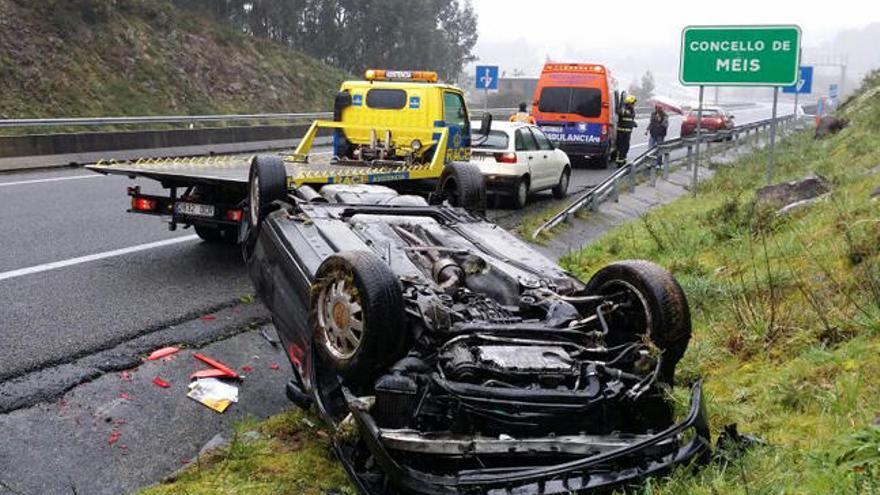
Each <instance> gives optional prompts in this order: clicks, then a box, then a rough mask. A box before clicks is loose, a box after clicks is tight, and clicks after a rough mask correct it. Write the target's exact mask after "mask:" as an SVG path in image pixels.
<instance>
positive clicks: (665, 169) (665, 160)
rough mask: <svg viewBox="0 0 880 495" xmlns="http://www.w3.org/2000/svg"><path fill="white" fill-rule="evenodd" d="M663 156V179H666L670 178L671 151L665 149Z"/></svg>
mask: <svg viewBox="0 0 880 495" xmlns="http://www.w3.org/2000/svg"><path fill="white" fill-rule="evenodd" d="M662 157H663V158H662V160H663V162H662V163H663V165H662V167H663V179H664V180H665V179H668V178H669V152H668V151H665V150H664V151H663V155H662Z"/></svg>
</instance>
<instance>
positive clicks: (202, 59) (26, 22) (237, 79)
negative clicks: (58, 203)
mask: <svg viewBox="0 0 880 495" xmlns="http://www.w3.org/2000/svg"><path fill="white" fill-rule="evenodd" d="M105 4H106V5H111V4H112V5H113V6H112V7H102V5H105ZM83 5H93V8H94V9H97V11H98V12H99V14H100V15H84V14H82V12H87V9H85V7H83ZM84 9H85V10H84ZM0 11H2V12H4V15H5V16H6V18H8V19H14V20H15V22H9V23H6V24H3V25H0V84H2V87H3V88H4V90H3V91H2V92H0V118H37V117H94V116H122V115H196V114H225V113H276V112H310V111H320V110H326V109H328V108H329V106H330V104H331V103H332V101H333V96H334V95H335V92H336V91H337V89H338V87H339V84H340V82H341V81H342V80H343V79H345V78H346V77H347V75H346V74H345V73H344V72H343V71H340V70H336V69H333V68H331V67H329V66H327V65H325V64H322V63H320V62H318V61H317V60H315V59H312V58H310V57H308V56H306V55H303V54H301V53H299V52H295V51H292V50H289V49H287V48H286V47H284V46H282V45H280V44H277V43H272V42H268V41H263V40H256V39H253V38H251V37H249V36H246V35H244V34H243V33H239V32H236V31H234V30H232V29H231V28H229V27H227V26H226V25H225V24H221V23H220V22H218V21H215V20H213V19H211V18H209V17H204V16H199V15H197V14H194V13H191V12H189V11H187V10H185V9H176V8H174V7H173V6H172V5H171V3H170V2H169V1H167V0H126V1H124V2H110V3H108V2H103V1H102V0H78V2H76V3H75V4H74V3H70V2H67V1H65V2H57V1H54V0H53V1H47V2H28V1H24V0H0ZM53 130H57V129H53Z"/></svg>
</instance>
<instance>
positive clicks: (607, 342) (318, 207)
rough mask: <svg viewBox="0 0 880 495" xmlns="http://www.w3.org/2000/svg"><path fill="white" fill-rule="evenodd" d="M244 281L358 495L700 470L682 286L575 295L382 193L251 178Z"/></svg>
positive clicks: (476, 237)
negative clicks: (685, 392)
mask: <svg viewBox="0 0 880 495" xmlns="http://www.w3.org/2000/svg"><path fill="white" fill-rule="evenodd" d="M249 203H250V205H249V211H248V218H249V220H248V222H247V223H248V225H247V226H246V227H245V231H244V232H243V234H242V236H243V238H244V239H246V241H245V242H243V249H244V255H245V258H246V261H247V265H248V270H249V273H250V276H251V278H252V280H253V283H254V285H255V287H256V290H257V293H258V296H259V298H260V299H261V300H262V301H263V303H265V304H266V305H267V306H268V308H269V309H270V310H271V313H272V316H273V320H274V323H275V326H276V327H277V329H278V333H279V335H280V337H281V340H282V342H283V345H284V347H285V350H286V352H287V354H288V356H289V358H290V361H291V363H292V365H293V370H294V379H293V380H292V381H291V383H290V385H289V386H288V395H289V396H290V397H291V399H292V400H294V402H296V403H297V404H298V405H300V406H302V407H311V406H314V407H316V408H317V411H318V412H319V413H320V414H321V415H322V416H323V417H324V418H325V419H326V420H327V422H328V423H330V424H331V425H333V427H334V428H335V435H334V447H335V449H336V452H337V454H338V456H339V457H340V459H341V460H342V462H343V464H344V465H345V468H346V469H347V471H348V472H349V474H350V476H351V478H352V480H353V481H354V483H355V485H356V486H357V487H358V489H359V490H360V491H361V492H362V493H368V494H395V493H401V494H402V493H416V494H438V495H439V494H477V493H489V494H555V493H577V492H587V491H592V490H594V489H607V488H610V487H615V486H621V485H627V484H630V483H632V482H634V481H637V480H638V479H640V478H642V477H644V476H648V475H653V474H659V473H662V472H665V471H667V470H669V469H670V468H671V467H673V466H675V465H680V464H688V463H692V462H698V461H700V460H702V459H705V458H706V456H707V455H708V454H709V450H710V444H709V430H708V425H707V422H706V418H705V413H704V411H703V407H702V404H701V389H700V384H699V383H696V384H694V385H693V387H692V391H691V399H690V404H689V407H688V410H687V411H686V412H684V413H683V414H681V416H683V418H682V419H681V420H680V421H679V422H676V420H675V418H674V414H673V405H672V403H671V401H670V399H669V396H668V391H669V387H670V386H671V385H672V381H673V374H674V371H675V366H676V364H677V362H678V360H679V359H680V358H681V357H682V355H683V354H684V352H685V348H686V347H687V344H688V341H689V339H690V334H691V322H690V313H689V309H688V305H687V300H686V299H685V296H684V293H683V292H682V290H681V288H680V286H679V285H678V283H677V282H676V281H675V279H674V278H673V277H672V276H671V275H670V274H669V273H668V272H666V271H665V270H663V269H662V268H660V267H659V266H657V265H655V264H652V263H649V262H646V261H622V262H618V263H614V264H611V265H609V266H606V267H604V268H602V269H601V270H599V271H598V272H597V273H596V274H595V275H594V276H593V277H592V279H591V280H590V281H589V282H588V283H586V284H584V283H582V282H581V281H579V280H578V279H576V278H574V277H573V276H571V275H569V274H567V273H566V272H564V271H563V270H562V269H561V268H559V267H558V266H557V265H555V264H554V263H553V262H551V261H550V260H548V259H546V258H545V257H544V256H542V255H540V254H539V253H536V252H535V251H534V250H532V249H530V248H529V247H528V246H527V245H525V244H524V243H523V242H521V241H520V240H519V239H517V238H516V237H514V236H513V235H511V234H509V233H507V232H506V231H504V230H503V229H501V228H500V227H498V226H496V225H494V224H492V223H490V222H488V221H486V220H485V219H484V218H482V217H481V216H480V215H475V214H472V213H469V212H468V211H466V210H464V209H460V208H453V207H449V206H446V205H429V203H428V202H427V201H426V200H425V199H423V198H421V197H417V196H407V195H400V194H398V193H397V192H395V191H394V190H392V189H390V188H387V187H384V186H376V185H326V186H324V187H323V188H322V189H321V190H320V192H318V191H315V190H314V189H312V188H310V187H308V186H303V187H301V188H299V189H297V190H295V191H292V192H288V190H287V188H286V181H285V171H284V166H283V164H282V163H281V162H280V160H278V159H275V158H272V157H257V158H255V159H254V161H253V163H252V166H251V184H250V196H249Z"/></svg>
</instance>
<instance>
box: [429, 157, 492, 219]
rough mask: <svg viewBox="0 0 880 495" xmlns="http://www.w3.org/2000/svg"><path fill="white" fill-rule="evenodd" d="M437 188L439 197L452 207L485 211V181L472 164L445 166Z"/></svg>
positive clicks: (459, 163) (479, 171)
mask: <svg viewBox="0 0 880 495" xmlns="http://www.w3.org/2000/svg"><path fill="white" fill-rule="evenodd" d="M438 188H439V192H440V194H441V196H442V197H444V198H446V199H447V200H448V201H449V204H451V205H452V206H458V207H461V208H464V209H467V210H476V211H478V212H484V211H486V181H485V179H484V178H483V172H482V171H481V170H480V168H479V167H477V166H476V165H474V164H472V163H464V162H452V163H450V164H448V165H446V167H445V168H444V169H443V174H442V175H441V176H440V183H439V184H438Z"/></svg>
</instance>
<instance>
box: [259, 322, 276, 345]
mask: <svg viewBox="0 0 880 495" xmlns="http://www.w3.org/2000/svg"><path fill="white" fill-rule="evenodd" d="M272 328H273V329H274V328H275V327H272ZM260 335H262V336H263V338H264V339H266V341H267V342H269V343H270V344H272V346H273V347H277V346H278V345H279V344H281V341H280V340H278V337H277V334H276V336H274V337H273V336H272V335H270V334H269V327H268V326H264V327H263V328H261V329H260Z"/></svg>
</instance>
